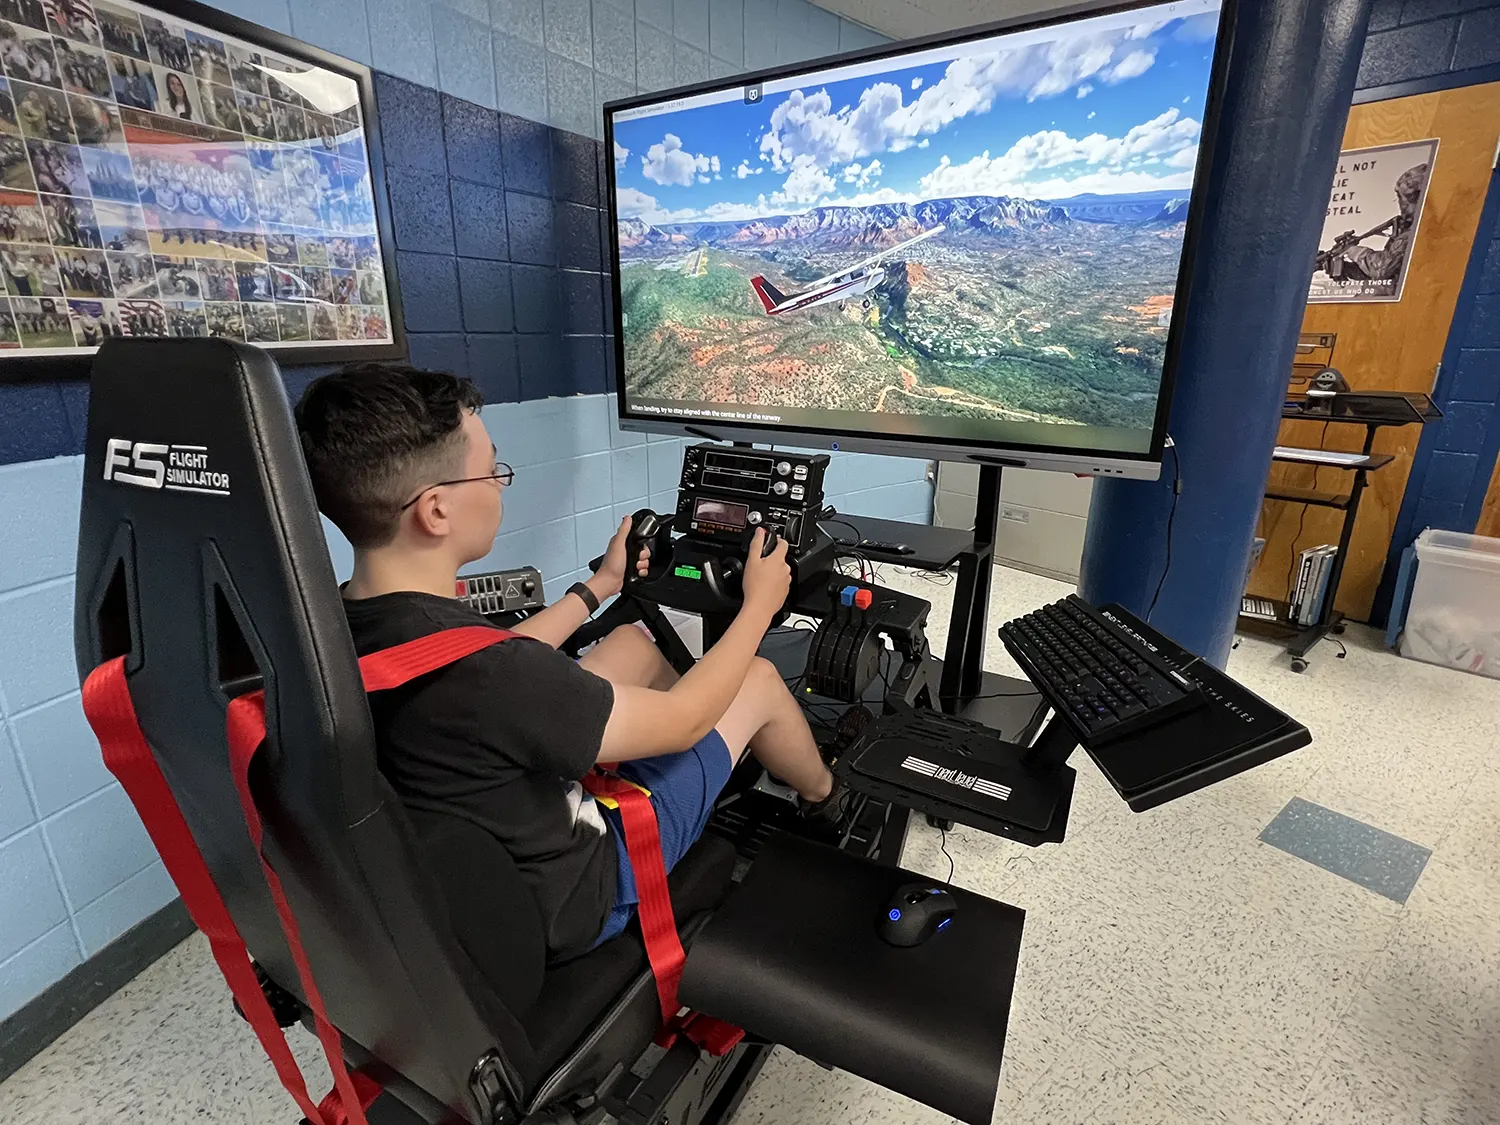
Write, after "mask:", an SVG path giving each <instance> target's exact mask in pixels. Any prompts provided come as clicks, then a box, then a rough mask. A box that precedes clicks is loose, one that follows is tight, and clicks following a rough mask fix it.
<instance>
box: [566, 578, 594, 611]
mask: <svg viewBox="0 0 1500 1125" xmlns="http://www.w3.org/2000/svg"><path fill="white" fill-rule="evenodd" d="M568 593H570V594H577V595H578V596H579V597H580V598H582V599H583V604H584V605H586V606H588V607H589V616H590V617H592V616H594V614H596V613H598V612H599V599H598V598H596V597H594V591H592V590H590V589H589V588H588V587H587V586H585V585H584V584H583V583H582V582H575V583H573V585H571V586H569V587H568Z"/></svg>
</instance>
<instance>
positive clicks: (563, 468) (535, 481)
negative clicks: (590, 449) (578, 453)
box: [502, 461, 573, 531]
mask: <svg viewBox="0 0 1500 1125" xmlns="http://www.w3.org/2000/svg"><path fill="white" fill-rule="evenodd" d="M569 465H570V462H567V461H559V462H557V463H555V464H551V465H539V466H537V467H535V468H532V469H531V470H529V471H528V472H525V473H522V472H519V471H518V472H517V473H516V482H515V484H513V485H511V486H510V487H509V488H507V489H506V490H505V512H504V516H503V519H502V526H503V527H504V528H505V529H506V530H507V531H519V530H521V529H522V528H523V527H534V526H535V525H537V524H541V523H550V522H551V521H552V520H557V519H562V518H563V517H564V516H571V515H572V514H573V479H572V475H571V474H570V473H569V471H568V466H569Z"/></svg>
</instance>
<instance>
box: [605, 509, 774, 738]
mask: <svg viewBox="0 0 1500 1125" xmlns="http://www.w3.org/2000/svg"><path fill="white" fill-rule="evenodd" d="M764 542H765V532H764V531H763V530H761V529H757V530H756V532H755V536H754V538H753V539H752V540H751V544H750V557H749V559H748V560H747V561H746V563H745V577H744V585H743V588H744V603H743V605H742V606H741V607H740V612H739V614H738V615H737V616H736V617H735V619H734V622H733V623H732V624H731V625H730V626H729V628H728V629H727V630H725V632H724V635H723V637H721V638H720V639H719V643H718V644H716V645H714V646H713V648H711V649H709V650H708V651H707V652H706V653H704V654H703V659H702V660H700V661H698V663H697V664H695V665H694V666H693V667H692V669H690V670H689V671H688V673H687V674H686V675H685V676H683V677H682V679H680V680H678V681H677V683H675V684H674V685H672V687H671V688H670V689H668V690H667V691H656V690H654V689H652V688H642V687H621V686H617V687H616V688H615V702H614V707H613V709H612V710H611V711H610V713H609V721H608V722H607V723H606V724H605V727H604V740H603V743H602V745H601V747H600V750H599V760H600V761H601V762H623V761H629V760H631V759H634V758H654V757H657V756H658V755H661V754H674V753H677V752H678V751H680V750H686V749H687V748H688V747H689V746H691V745H693V743H695V742H697V741H698V740H699V739H700V738H702V737H703V736H704V735H706V734H707V733H708V732H709V731H711V730H713V729H714V725H715V724H716V723H717V722H718V721H719V719H720V718H722V717H723V715H724V712H725V711H727V710H729V705H730V704H731V703H733V702H734V698H735V696H736V695H738V694H739V690H740V687H741V686H742V685H743V684H744V682H745V676H746V674H747V673H748V672H749V670H750V662H751V661H752V660H753V659H754V658H755V653H756V650H757V649H759V648H760V642H761V640H762V639H763V638H764V637H765V635H766V630H767V629H768V628H770V625H771V620H772V619H773V618H774V617H775V616H776V613H777V612H778V611H779V610H780V609H781V607H782V605H783V604H785V602H786V597H787V592H788V591H789V590H790V589H791V584H792V572H791V568H790V567H789V566H788V565H787V561H786V552H787V544H786V540H784V539H783V540H781V541H780V542H779V543H777V545H776V548H775V550H773V551H772V552H771V553H770V554H769V555H767V556H766V557H765V558H761V557H760V552H761V548H762V546H763V544H764Z"/></svg>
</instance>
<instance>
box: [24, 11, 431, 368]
mask: <svg viewBox="0 0 1500 1125" xmlns="http://www.w3.org/2000/svg"><path fill="white" fill-rule="evenodd" d="M132 3H134V4H136V5H137V6H139V7H142V8H149V9H150V10H152V11H155V12H159V13H161V14H162V15H163V16H166V17H169V18H176V19H180V20H187V21H190V22H192V23H196V24H198V25H200V26H202V27H205V28H208V29H209V30H211V31H218V32H222V33H223V34H225V35H232V36H234V37H235V38H236V39H241V40H243V41H244V42H246V43H249V44H251V45H254V46H257V47H263V48H265V49H266V50H268V51H271V52H274V53H275V54H278V55H284V56H286V57H288V58H293V59H297V60H299V61H301V62H305V63H307V64H309V65H310V66H316V67H320V68H322V69H324V70H331V71H333V72H334V73H336V74H340V75H342V76H344V77H346V78H349V79H352V80H353V81H354V83H355V85H356V86H357V87H358V89H359V108H360V115H361V119H362V121H363V122H364V132H365V137H364V140H365V155H366V159H367V160H368V161H369V165H370V181H371V190H370V194H371V197H372V199H373V201H374V205H375V238H376V241H377V242H378V244H379V246H380V260H381V269H382V273H383V275H384V279H385V291H386V304H387V310H388V317H389V323H390V330H391V340H390V342H388V343H385V342H378V343H372V344H345V345H341V346H337V347H328V346H326V345H323V346H319V345H317V344H314V343H309V344H308V345H307V346H306V347H277V348H273V349H270V354H271V355H272V357H273V358H274V359H275V360H276V362H277V364H278V365H279V366H281V367H296V366H308V365H312V364H335V363H345V362H354V361H358V360H392V359H405V358H406V356H407V349H408V345H407V339H406V322H405V319H404V317H403V315H402V309H401V287H400V285H399V283H398V280H397V275H396V240H395V233H394V229H393V227H392V222H391V213H390V201H389V199H388V197H387V193H386V190H385V182H386V179H385V159H384V155H383V153H382V151H381V143H380V118H379V115H378V112H377V110H376V106H375V78H374V71H373V70H372V69H371V68H370V67H368V66H366V65H364V64H363V63H357V62H354V61H352V60H350V59H346V58H343V57H342V56H340V55H335V54H332V53H331V52H329V51H325V50H323V49H322V48H321V47H314V46H313V45H312V44H310V43H304V42H302V41H301V40H299V39H295V38H293V37H292V36H290V35H284V34H282V33H281V32H279V31H273V30H271V29H270V28H267V27H262V26H260V25H259V24H255V23H251V22H250V21H248V20H245V19H241V18H240V17H239V16H235V15H231V14H229V13H228V12H224V11H221V10H219V9H218V8H212V7H209V6H208V5H206V4H200V3H197V2H196V0H132ZM93 362H94V357H93V356H92V355H88V354H85V355H35V354H28V353H26V352H0V384H5V383H25V382H37V381H51V382H64V381H77V380H80V379H87V378H88V377H89V371H90V368H91V367H92V366H93Z"/></svg>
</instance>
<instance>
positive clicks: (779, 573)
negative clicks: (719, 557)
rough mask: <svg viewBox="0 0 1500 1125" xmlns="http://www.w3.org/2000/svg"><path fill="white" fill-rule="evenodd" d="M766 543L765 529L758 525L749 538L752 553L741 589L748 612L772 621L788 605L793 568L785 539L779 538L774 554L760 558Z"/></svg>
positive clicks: (773, 550) (746, 561)
mask: <svg viewBox="0 0 1500 1125" xmlns="http://www.w3.org/2000/svg"><path fill="white" fill-rule="evenodd" d="M765 546H766V529H765V528H763V527H757V528H756V529H755V534H754V535H752V536H751V537H750V553H749V556H748V557H747V558H746V559H745V577H744V578H743V580H742V589H743V590H744V599H745V606H744V608H745V611H746V612H749V613H753V614H755V615H757V616H761V617H764V618H765V619H766V620H767V621H769V620H770V619H771V618H773V617H775V616H776V614H777V613H778V612H779V611H780V610H781V607H782V606H783V605H785V604H786V596H787V594H788V593H789V592H790V591H791V588H792V568H791V566H790V565H789V564H788V563H787V561H786V552H787V541H786V540H785V539H778V540H777V542H776V546H775V547H773V548H772V549H771V553H770V554H769V555H767V556H766V557H765V558H761V554H760V553H761V552H762V551H763V550H765Z"/></svg>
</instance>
